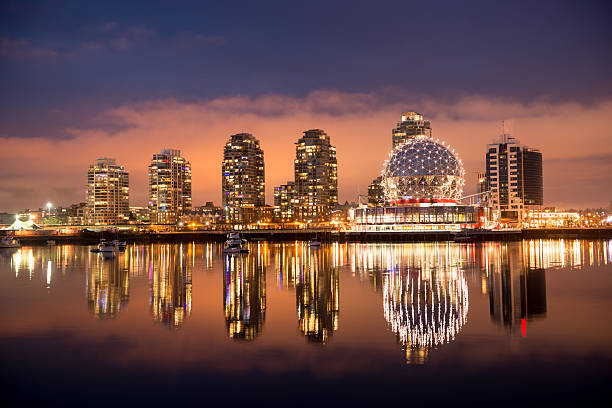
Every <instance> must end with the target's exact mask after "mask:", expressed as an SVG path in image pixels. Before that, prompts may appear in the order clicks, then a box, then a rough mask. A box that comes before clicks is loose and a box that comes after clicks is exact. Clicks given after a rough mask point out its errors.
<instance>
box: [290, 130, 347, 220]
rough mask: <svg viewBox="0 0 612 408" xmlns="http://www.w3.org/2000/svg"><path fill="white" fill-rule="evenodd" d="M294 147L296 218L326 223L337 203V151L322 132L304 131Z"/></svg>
mask: <svg viewBox="0 0 612 408" xmlns="http://www.w3.org/2000/svg"><path fill="white" fill-rule="evenodd" d="M295 145H296V147H295V161H294V168H295V191H296V194H297V200H298V214H297V216H298V218H299V219H300V220H302V221H310V220H314V221H325V220H326V219H327V218H328V217H329V214H330V212H331V211H332V209H333V208H334V206H335V205H336V203H337V202H338V162H337V160H336V148H335V147H334V146H332V145H331V143H330V138H329V136H328V135H327V133H325V132H324V131H323V130H321V129H310V130H307V131H305V132H304V135H303V136H302V137H301V138H300V139H299V140H298V141H297V142H296V144H295Z"/></svg>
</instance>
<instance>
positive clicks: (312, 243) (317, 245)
mask: <svg viewBox="0 0 612 408" xmlns="http://www.w3.org/2000/svg"><path fill="white" fill-rule="evenodd" d="M308 246H309V247H315V248H320V247H321V241H319V240H318V239H317V238H316V237H315V238H312V239H311V240H310V241H308Z"/></svg>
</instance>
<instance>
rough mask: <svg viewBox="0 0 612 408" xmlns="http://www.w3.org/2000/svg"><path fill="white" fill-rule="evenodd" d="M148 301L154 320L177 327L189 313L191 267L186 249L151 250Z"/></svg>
mask: <svg viewBox="0 0 612 408" xmlns="http://www.w3.org/2000/svg"><path fill="white" fill-rule="evenodd" d="M149 254H150V259H149V262H150V263H149V265H150V271H149V272H150V273H149V282H150V286H151V289H150V292H149V293H150V299H149V305H150V306H151V314H152V315H153V320H154V321H156V322H159V323H162V324H164V325H167V326H169V327H176V328H178V327H180V326H182V324H183V322H184V321H185V319H186V318H187V317H189V314H190V313H191V269H192V268H191V263H189V251H188V248H187V247H186V246H183V245H179V246H178V247H174V246H171V245H160V246H151V247H150V249H149Z"/></svg>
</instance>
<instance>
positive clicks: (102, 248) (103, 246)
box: [98, 239, 119, 253]
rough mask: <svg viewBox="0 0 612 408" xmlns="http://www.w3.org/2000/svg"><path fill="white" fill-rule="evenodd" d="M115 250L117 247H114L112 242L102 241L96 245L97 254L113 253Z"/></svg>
mask: <svg viewBox="0 0 612 408" xmlns="http://www.w3.org/2000/svg"><path fill="white" fill-rule="evenodd" d="M117 249H119V248H118V247H117V245H115V243H114V242H113V241H110V242H108V241H106V240H104V239H102V240H100V243H99V244H98V252H102V253H104V252H115V251H116V250H117Z"/></svg>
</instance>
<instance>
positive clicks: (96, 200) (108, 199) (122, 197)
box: [87, 158, 130, 225]
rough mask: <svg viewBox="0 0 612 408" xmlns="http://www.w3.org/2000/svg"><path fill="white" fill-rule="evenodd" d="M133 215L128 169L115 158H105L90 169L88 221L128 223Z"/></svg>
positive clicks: (106, 223) (103, 223) (95, 222)
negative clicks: (131, 211) (131, 213)
mask: <svg viewBox="0 0 612 408" xmlns="http://www.w3.org/2000/svg"><path fill="white" fill-rule="evenodd" d="M129 217H130V181H129V175H128V171H127V170H126V169H125V168H124V167H123V166H119V165H117V163H116V162H115V159H110V158H101V159H98V160H97V162H96V163H95V164H92V165H91V166H89V170H88V172H87V222H88V223H90V224H96V225H109V224H111V225H112V224H122V223H127V221H128V219H129Z"/></svg>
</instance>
